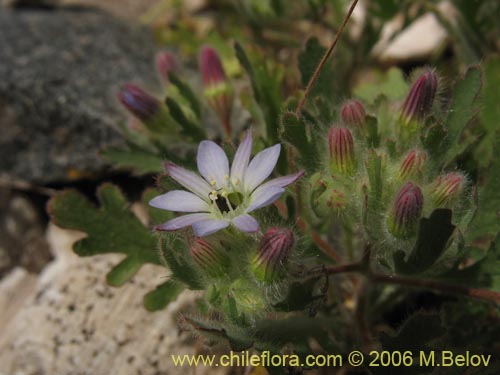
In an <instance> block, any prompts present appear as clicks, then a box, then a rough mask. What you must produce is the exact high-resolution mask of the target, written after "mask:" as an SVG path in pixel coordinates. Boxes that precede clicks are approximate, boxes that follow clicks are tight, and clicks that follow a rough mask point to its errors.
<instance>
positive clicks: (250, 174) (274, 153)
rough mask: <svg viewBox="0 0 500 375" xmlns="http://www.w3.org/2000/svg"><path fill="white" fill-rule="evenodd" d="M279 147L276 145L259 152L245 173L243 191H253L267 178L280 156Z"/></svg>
mask: <svg viewBox="0 0 500 375" xmlns="http://www.w3.org/2000/svg"><path fill="white" fill-rule="evenodd" d="M280 151H281V145H280V144H277V145H274V146H272V147H269V148H266V149H265V150H263V151H261V152H259V153H258V154H257V155H255V157H254V158H253V159H252V161H251V162H250V164H249V166H248V168H247V171H246V173H245V179H244V180H245V189H246V191H247V192H251V191H253V190H254V189H255V188H256V187H257V186H258V185H259V184H260V183H261V182H262V181H264V180H265V179H266V178H268V177H269V175H270V174H271V172H272V171H273V169H274V167H275V166H276V163H277V162H278V158H279V156H280Z"/></svg>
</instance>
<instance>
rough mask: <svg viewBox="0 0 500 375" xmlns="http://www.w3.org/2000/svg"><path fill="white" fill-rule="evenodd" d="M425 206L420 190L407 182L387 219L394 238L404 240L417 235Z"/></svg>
mask: <svg viewBox="0 0 500 375" xmlns="http://www.w3.org/2000/svg"><path fill="white" fill-rule="evenodd" d="M423 204H424V197H423V195H422V191H421V190H420V188H419V187H418V186H416V185H414V184H413V183H411V182H407V183H406V185H404V186H403V188H402V189H401V190H400V191H399V193H398V195H397V196H396V200H395V201H394V206H393V208H392V211H391V213H390V214H389V217H388V219H387V225H388V229H389V232H391V234H392V235H393V236H394V237H396V238H402V239H407V238H410V237H412V236H413V235H415V233H416V231H417V226H418V221H419V219H420V215H421V214H422V207H423Z"/></svg>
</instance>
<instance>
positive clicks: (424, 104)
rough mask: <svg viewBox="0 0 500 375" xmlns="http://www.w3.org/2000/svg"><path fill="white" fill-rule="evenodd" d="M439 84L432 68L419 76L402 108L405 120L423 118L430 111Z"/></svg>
mask: <svg viewBox="0 0 500 375" xmlns="http://www.w3.org/2000/svg"><path fill="white" fill-rule="evenodd" d="M437 85H438V78H437V75H436V73H435V72H434V71H433V70H431V69H427V70H426V71H425V72H424V73H422V74H421V75H420V76H419V77H418V78H417V80H416V81H415V83H414V84H413V86H412V87H411V89H410V92H409V94H408V96H407V98H406V100H405V103H404V105H403V109H402V110H401V118H402V119H403V121H405V122H406V123H408V122H411V121H414V120H423V119H424V118H425V116H427V115H428V114H429V113H430V111H431V109H432V104H433V102H434V97H435V96H436V90H437Z"/></svg>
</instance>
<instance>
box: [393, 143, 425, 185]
mask: <svg viewBox="0 0 500 375" xmlns="http://www.w3.org/2000/svg"><path fill="white" fill-rule="evenodd" d="M426 160H427V152H425V151H422V150H420V149H418V148H416V149H414V150H411V151H410V152H408V153H407V154H406V156H405V158H404V159H403V162H402V163H401V166H400V167H399V178H400V179H402V180H408V179H409V178H411V177H414V176H417V175H419V174H421V173H422V168H423V167H424V164H425V162H426Z"/></svg>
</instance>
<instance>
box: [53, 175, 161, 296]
mask: <svg viewBox="0 0 500 375" xmlns="http://www.w3.org/2000/svg"><path fill="white" fill-rule="evenodd" d="M98 199H99V202H100V204H101V206H100V207H99V208H98V207H95V206H94V205H92V204H91V203H90V202H89V201H88V199H86V198H85V197H84V196H83V195H81V194H80V193H78V192H76V191H75V190H67V191H64V192H62V193H61V194H59V195H57V196H56V197H54V198H52V199H51V200H50V202H49V204H48V212H49V214H50V216H51V218H52V221H53V222H54V223H55V224H56V225H58V226H60V227H62V228H66V229H75V230H79V231H82V232H85V233H86V234H87V237H86V238H84V239H82V240H80V241H78V242H76V243H75V244H74V245H73V250H74V251H75V253H77V254H78V255H80V256H92V255H97V254H105V253H121V254H125V255H127V257H126V258H125V259H124V260H123V261H122V262H120V263H119V264H118V265H117V266H115V267H114V268H113V269H112V270H111V272H109V274H108V276H107V280H108V282H109V283H110V284H111V285H115V286H119V285H122V284H123V283H125V282H126V281H127V280H129V279H130V278H131V277H132V276H133V275H134V274H135V273H136V272H137V271H138V270H139V269H140V268H141V266H142V265H143V264H144V263H152V264H161V263H160V259H159V257H158V254H157V251H156V239H155V238H154V236H152V235H151V233H150V231H149V229H148V228H146V227H145V226H144V225H143V224H142V223H141V222H140V221H139V219H138V218H137V217H136V216H135V215H134V214H133V213H132V212H131V211H130V210H129V206H130V204H129V203H128V202H127V200H126V199H125V197H124V195H123V194H122V193H121V191H120V189H119V188H118V187H116V186H114V185H112V184H104V185H102V186H101V187H100V188H99V190H98Z"/></svg>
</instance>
